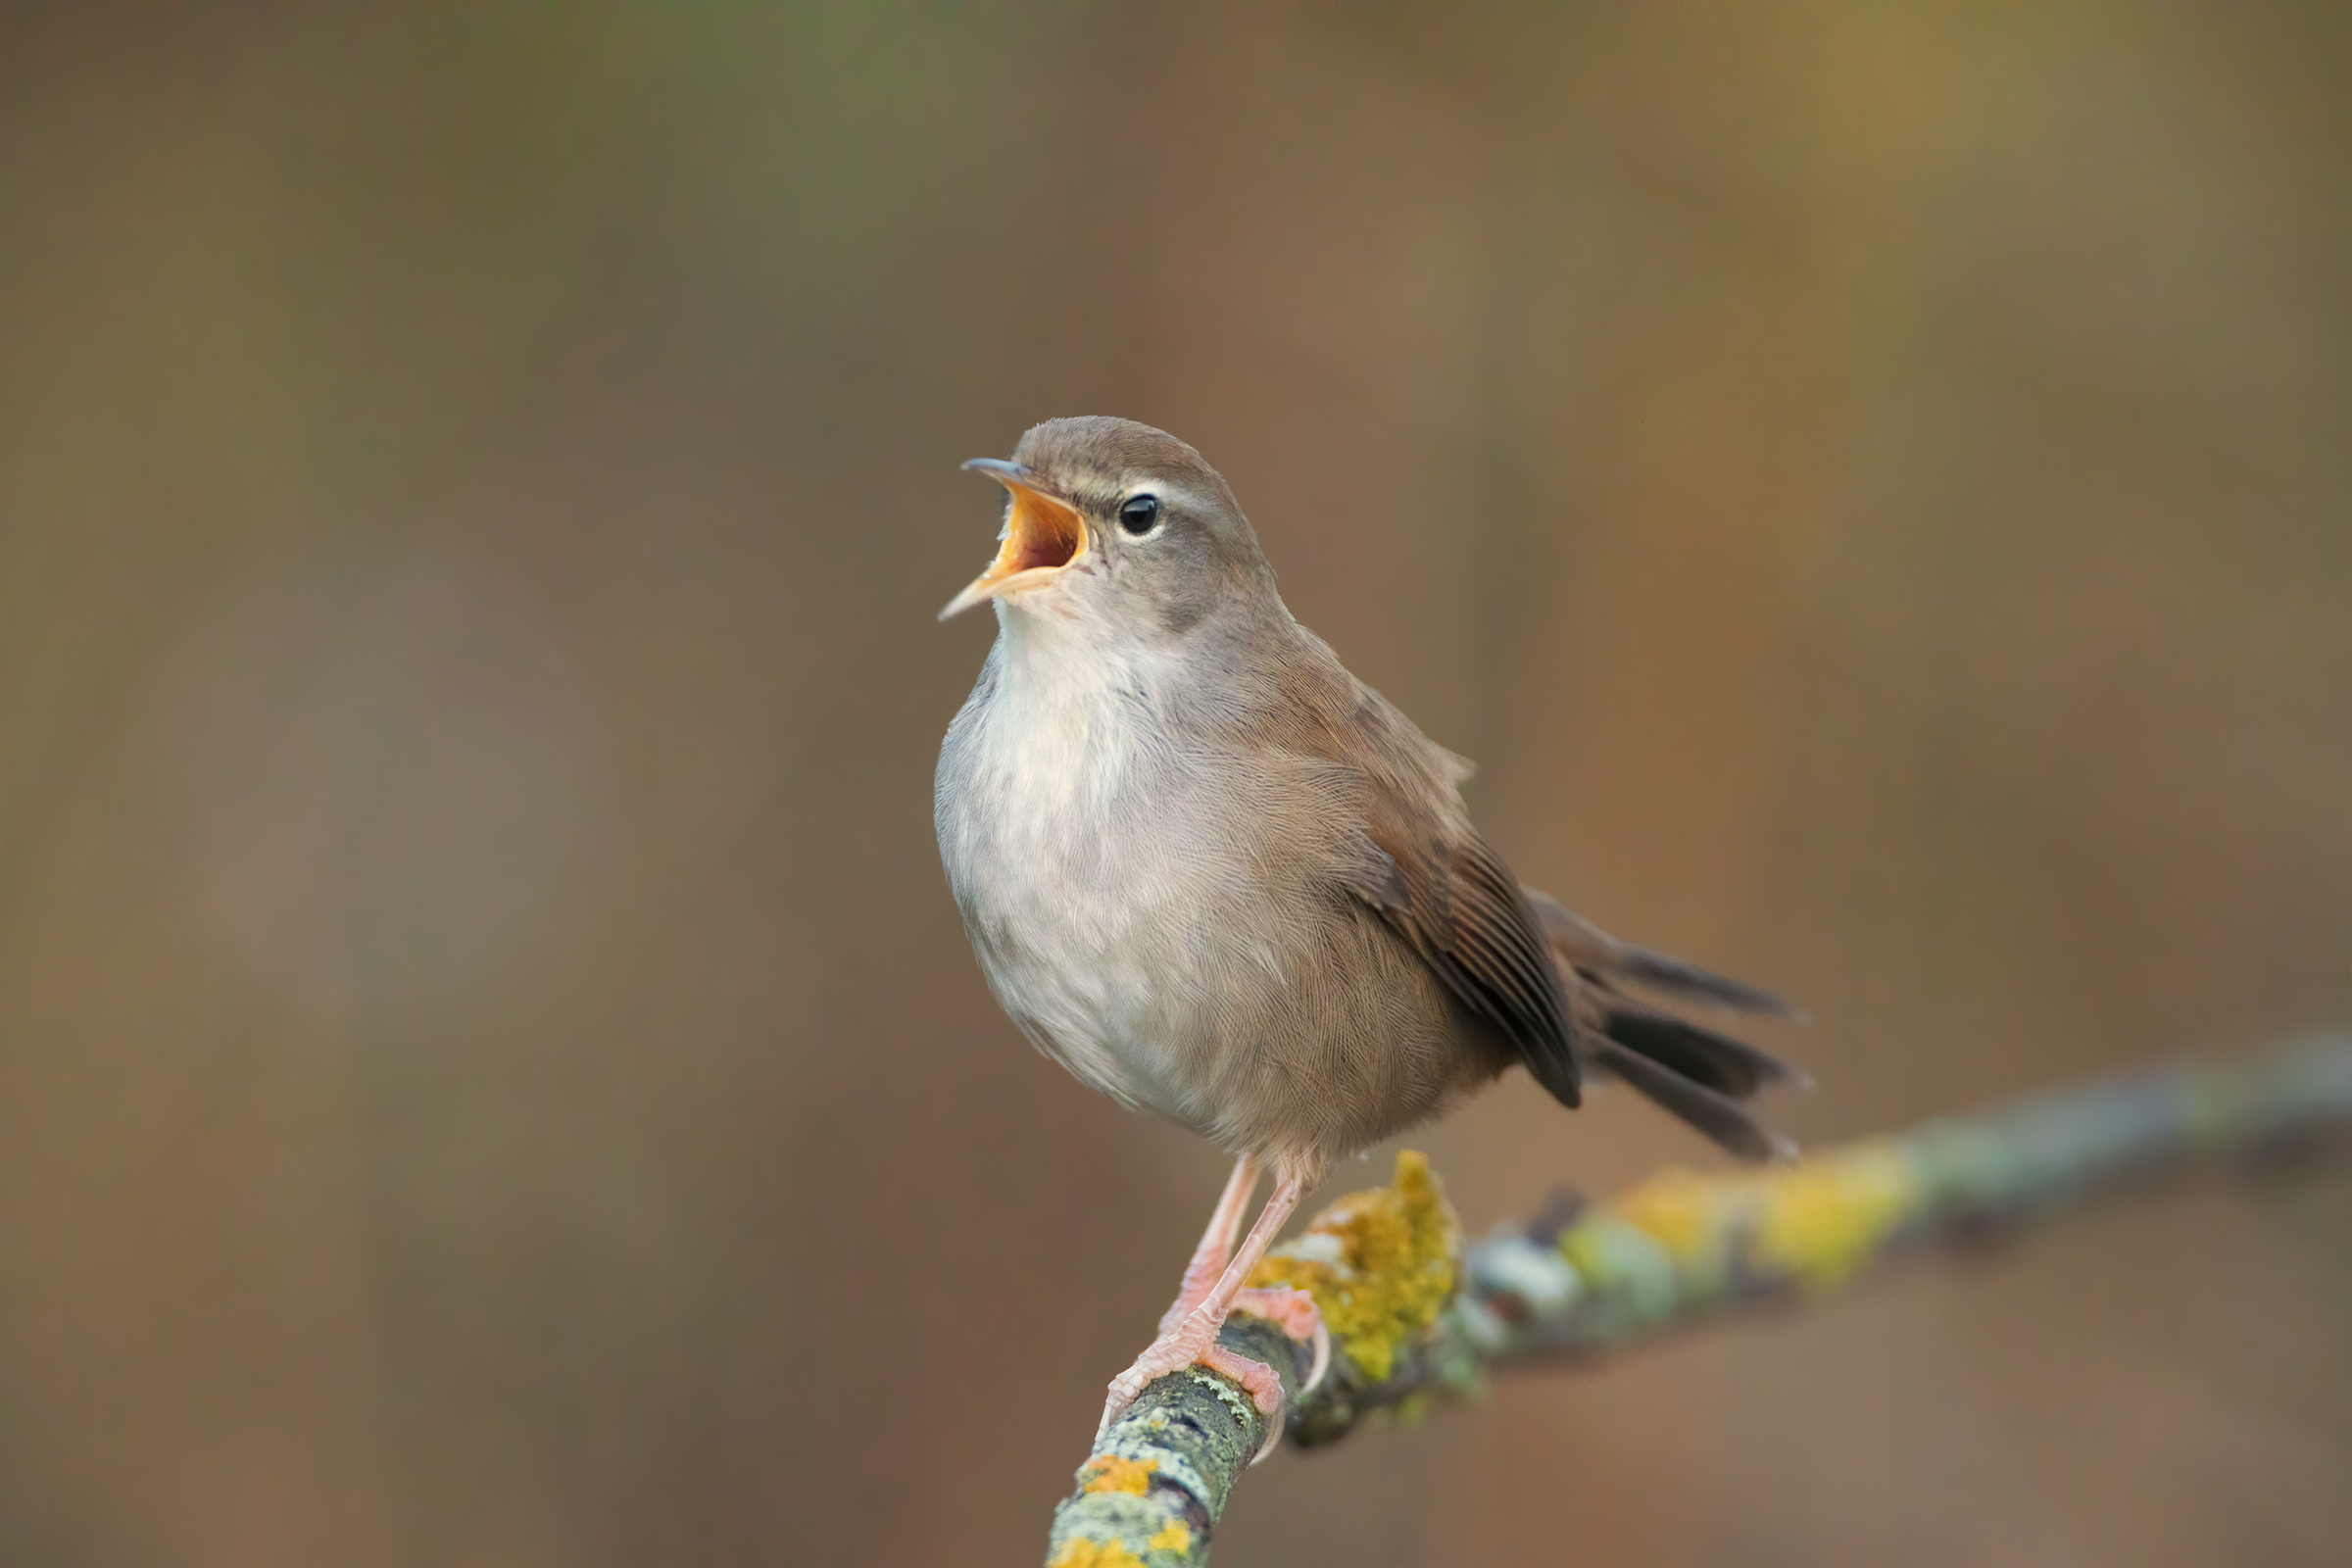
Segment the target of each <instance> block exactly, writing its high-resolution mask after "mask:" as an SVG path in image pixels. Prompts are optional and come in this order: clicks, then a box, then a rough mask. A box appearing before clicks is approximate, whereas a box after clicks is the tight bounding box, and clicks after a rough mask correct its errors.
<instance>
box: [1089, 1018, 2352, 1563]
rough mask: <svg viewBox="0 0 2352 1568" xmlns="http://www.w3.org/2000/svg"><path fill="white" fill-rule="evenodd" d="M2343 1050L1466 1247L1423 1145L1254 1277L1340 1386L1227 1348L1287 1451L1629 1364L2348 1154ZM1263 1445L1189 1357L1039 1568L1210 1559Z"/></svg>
mask: <svg viewBox="0 0 2352 1568" xmlns="http://www.w3.org/2000/svg"><path fill="white" fill-rule="evenodd" d="M2347 1135H2352V1037H2346V1036H2332V1037H2327V1038H2324V1039H2319V1040H2307V1041H2304V1042H2301V1043H2300V1044H2298V1045H2296V1046H2294V1047H2292V1048H2289V1049H2287V1050H2284V1051H2282V1052H2279V1053H2278V1054H2275V1055H2272V1056H2269V1057H2266V1058H2262V1059H2259V1060H2256V1061H2254V1062H2251V1063H2248V1064H2246V1065H2243V1066H2237V1067H2179V1068H2172V1069H2167V1070H2163V1071H2155V1072H2147V1073H2142V1074H2139V1075H2136V1076H2132V1077H2129V1078H2124V1079H2120V1080H2115V1081H2111V1082H2106V1083H2098V1084H2092V1085H2089V1086H2087V1087H2084V1088H2080V1089H2074V1090H2067V1091H2062V1092H2059V1093H2055V1094H2048V1095H2041V1096H2036V1097H2034V1098H2032V1099H2028V1100H2024V1101H2019V1102H2016V1103H2012V1104H2009V1105H2006V1106H2003V1107H2000V1108H1997V1109H1994V1110H1991V1111H1986V1112H1984V1113H1982V1114H1979V1115H1974V1116H1959V1117H1951V1118H1947V1119H1941V1120H1936V1121H1931V1122H1927V1123H1924V1124H1922V1125H1920V1126H1918V1127H1915V1128H1913V1129H1911V1130H1910V1131H1908V1132H1903V1133H1897V1134H1894V1135H1891V1136H1888V1137H1884V1138H1873V1139H1868V1140H1865V1141H1863V1142H1860V1143H1855V1144H1848V1145H1845V1146H1844V1147H1842V1148H1838V1149H1833V1150H1829V1151H1827V1152H1822V1153H1820V1154H1815V1155H1810V1156H1808V1157H1807V1158H1805V1159H1804V1160H1803V1161H1801V1162H1799V1163H1797V1164H1794V1165H1790V1166H1787V1167H1783V1168H1780V1169H1776V1170H1770V1171H1765V1172H1761V1173H1757V1172H1735V1173H1731V1174H1725V1175H1717V1176H1700V1175H1694V1174H1691V1173H1690V1172H1687V1171H1672V1170H1670V1171H1667V1172H1665V1173H1663V1174H1661V1175H1658V1176H1655V1177H1652V1178H1650V1179H1649V1180H1647V1181H1644V1182H1642V1184H1641V1185H1639V1186H1637V1187H1635V1188H1634V1189H1632V1190H1631V1191H1630V1192H1627V1193H1625V1194H1623V1195H1622V1196H1620V1197H1618V1198H1617V1199H1615V1200H1613V1201H1609V1202H1606V1203H1602V1204H1598V1205H1592V1206H1588V1205H1584V1204H1581V1203H1576V1202H1571V1201H1555V1203H1554V1204H1553V1206H1552V1208H1551V1210H1550V1211H1549V1212H1548V1213H1547V1214H1546V1215H1544V1217H1541V1218H1539V1219H1537V1220H1535V1221H1533V1222H1529V1223H1525V1224H1520V1225H1516V1226H1508V1227H1505V1228H1503V1229H1501V1230H1498V1231H1496V1232H1495V1234H1493V1235H1492V1236H1490V1237H1488V1238H1487V1239H1486V1240H1484V1241H1482V1242H1479V1243H1478V1244H1476V1245H1475V1246H1473V1247H1471V1248H1470V1249H1469V1250H1468V1252H1467V1254H1466V1255H1465V1254H1464V1253H1463V1252H1462V1251H1461V1248H1460V1240H1459V1238H1460V1232H1459V1228H1458V1226H1457V1225H1456V1224H1455V1221H1454V1217H1453V1213H1452V1210H1451V1209H1450V1208H1449V1207H1448V1206H1447V1205H1446V1201H1445V1198H1444V1196H1443V1195H1442V1193H1441V1192H1440V1190H1439V1188H1438V1184H1437V1181H1436V1179H1435V1178H1434V1177H1433V1176H1431V1175H1430V1173H1429V1167H1428V1164H1427V1162H1426V1161H1425V1160H1424V1159H1423V1158H1422V1156H1420V1155H1419V1154H1415V1153H1411V1152H1406V1153H1400V1154H1398V1155H1397V1183H1396V1185H1395V1186H1393V1187H1386V1188H1375V1189H1373V1190H1372V1191H1370V1192H1363V1193H1354V1194H1350V1195H1349V1196H1348V1197H1346V1198H1343V1199H1341V1200H1340V1201H1338V1202H1337V1203H1335V1204H1333V1205H1332V1206H1331V1207H1330V1208H1327V1209H1325V1210H1324V1211H1323V1212H1322V1213H1321V1214H1319V1215H1317V1216H1316V1218H1315V1219H1314V1221H1313V1222H1312V1223H1311V1224H1310V1225H1309V1226H1308V1227H1307V1232H1306V1234H1305V1235H1304V1236H1301V1237H1299V1238H1297V1239H1295V1240H1293V1241H1291V1242H1289V1243H1286V1244H1284V1245H1283V1246H1282V1247H1281V1248H1279V1249H1277V1250H1276V1251H1275V1253H1274V1254H1272V1255H1269V1256H1268V1257H1267V1259H1266V1260H1265V1262H1264V1263H1263V1264H1261V1265H1260V1267H1259V1271H1258V1273H1257V1274H1255V1275H1253V1276H1252V1283H1257V1284H1290V1285H1296V1286H1299V1287H1300V1288H1302V1289H1305V1290H1308V1291H1311V1292H1312V1293H1313V1294H1314V1297H1315V1300H1316V1303H1317V1304H1318V1305H1319V1306H1320V1307H1321V1308H1322V1311H1323V1314H1324V1320H1325V1322H1326V1323H1327V1324H1328V1325H1329V1326H1330V1328H1331V1330H1332V1338H1333V1342H1334V1343H1333V1352H1332V1365H1331V1369H1330V1371H1329V1373H1328V1374H1327V1375H1326V1376H1325V1378H1324V1380H1323V1382H1322V1384H1321V1385H1319V1386H1318V1387H1317V1388H1316V1389H1315V1390H1314V1391H1313V1392H1312V1393H1311V1394H1309V1395H1307V1396H1305V1397H1304V1398H1303V1399H1301V1398H1299V1397H1298V1387H1299V1381H1300V1380H1301V1379H1302V1378H1303V1377H1304V1375H1305V1373H1306V1370H1307V1367H1306V1365H1305V1356H1304V1354H1303V1352H1302V1350H1301V1348H1299V1347H1297V1346H1295V1345H1293V1344H1292V1342H1291V1341H1290V1340H1288V1339H1287V1338H1285V1337H1284V1336H1283V1334H1282V1332H1281V1331H1280V1330H1279V1329H1277V1328H1275V1327H1273V1326H1272V1325H1271V1324H1268V1323H1266V1322H1264V1321H1262V1320H1260V1319H1257V1318H1252V1317H1246V1316H1243V1315H1240V1314H1236V1315H1235V1317H1234V1318H1233V1320H1232V1321H1231V1322H1229V1323H1228V1324H1227V1325H1226V1329H1225V1334H1224V1343H1225V1344H1227V1345H1228V1346H1230V1347H1232V1348H1234V1349H1237V1350H1239V1351H1241V1352H1242V1353H1243V1354H1245V1355H1250V1356H1253V1357H1255V1358H1257V1359H1258V1360H1261V1361H1264V1362H1267V1363H1268V1364H1270V1365H1272V1366H1273V1367H1275V1368H1276V1369H1277V1370H1279V1371H1280V1372H1281V1373H1282V1374H1283V1378H1284V1382H1285V1384H1286V1385H1287V1386H1288V1387H1289V1389H1290V1390H1291V1392H1292V1395H1293V1405H1292V1409H1293V1413H1292V1417H1291V1426H1290V1433H1289V1435H1290V1438H1291V1441H1293V1442H1295V1443H1298V1444H1299V1445H1301V1446H1316V1445H1320V1444H1325V1443H1330V1442H1333V1441H1335V1440H1337V1439H1339V1438H1341V1437H1344V1436H1346V1435H1347V1434H1348V1432H1349V1431H1351V1430H1352V1429H1353V1428H1354V1427H1355V1426H1356V1425H1357V1424H1358V1423H1359V1422H1361V1421H1362V1420H1364V1419H1365V1417H1367V1416H1369V1415H1372V1414H1374V1413H1375V1412H1378V1411H1382V1410H1386V1409H1390V1408H1394V1407H1397V1406H1405V1407H1408V1409H1409V1408H1411V1407H1417V1406H1419V1405H1421V1404H1423V1403H1425V1402H1427V1401H1428V1400H1429V1399H1430V1398H1431V1397H1442V1396H1459V1395H1463V1394H1467V1393H1469V1392H1471V1391H1472V1390H1473V1389H1475V1388H1476V1387H1477V1385H1478V1383H1479V1381H1480V1379H1481V1378H1482V1377H1483V1376H1484V1374H1485V1372H1486V1371H1487V1370H1488V1369H1490V1368H1494V1367H1503V1366H1511V1365H1515V1364H1523V1363H1528V1362H1546V1363H1555V1364H1556V1363H1558V1362H1561V1361H1564V1360H1579V1359H1584V1358H1587V1357H1591V1356H1595V1355H1598V1354H1601V1353H1604V1352H1609V1351H1614V1350H1617V1349H1619V1348H1623V1347H1626V1346H1629V1345H1633V1344H1636V1343H1639V1342H1642V1341H1644V1340H1648V1339H1651V1338H1654V1337H1656V1336H1658V1335H1660V1334H1662V1333H1666V1332H1669V1331H1672V1330H1679V1329H1683V1328H1687V1327H1689V1326H1691V1325H1692V1324H1694V1323H1697V1322H1700V1321H1704V1320H1707V1319H1711V1318H1714V1317H1717V1316H1721V1315H1725V1314H1728V1313H1732V1312H1735V1311H1740V1310H1746V1309H1752V1308H1755V1307H1758V1306H1763V1305H1767V1304H1769V1303H1776V1302H1782V1301H1788V1300H1792V1299H1810V1298H1812V1297H1815V1296H1819V1295H1822V1294H1824V1293H1826V1292H1829V1291H1831V1290H1834V1289H1837V1288H1839V1287H1842V1286H1844V1285H1845V1284H1846V1283H1848V1282H1849V1281H1851V1280H1852V1279H1854V1278H1855V1277H1856V1276H1857V1275H1859V1274H1861V1273H1863V1272H1865V1271H1866V1270H1868V1269H1870V1268H1872V1267H1874V1266H1875V1265H1877V1264H1880V1263H1882V1262H1885V1261H1887V1260H1889V1259H1891V1258H1894V1257H1897V1256H1901V1255H1904V1254H1907V1253H1910V1252H1914V1251H1922V1250H1930V1249H1941V1250H1951V1249H1953V1248H1955V1247H1957V1246H1959V1245H1961V1244H1965V1243H1969V1242H1973V1241H1978V1240H1982V1239H1983V1238H1985V1237H1986V1236H1988V1235H1992V1234H1997V1233H2002V1232H2007V1231H2010V1230H2014V1229H2016V1228H2018V1227H2019V1226H2021V1225H2024V1224H2027V1223H2030V1222H2032V1221H2035V1220H2038V1219H2040V1218H2041V1217H2042V1216H2043V1215H2045V1214H2048V1213H2051V1212H2054V1211H2057V1210H2059V1209H2063V1208H2068V1207H2072V1206H2074V1205H2076V1204H2079V1203H2081V1202H2082V1201H2084V1200H2085V1199H2088V1198H2091V1197H2093V1196H2096V1195H2100V1194H2103V1193H2108V1192H2111V1191H2114V1190H2116V1189H2117V1188H2119V1187H2125V1186H2134V1187H2136V1186H2139V1185H2143V1184H2145V1183H2146V1182H2147V1181H2148V1179H2149V1178H2151V1177H2154V1176H2157V1175H2160V1174H2163V1173H2167V1172H2171V1171H2175V1170H2183V1169H2190V1168H2198V1167H2235V1168H2240V1169H2242V1168H2246V1167H2249V1166H2256V1165H2263V1164H2270V1163H2276V1162H2278V1161H2281V1160H2283V1159H2284V1158H2285V1157H2287V1156H2289V1155H2291V1154H2296V1153H2302V1152H2312V1151H2317V1150H2318V1149H2320V1148H2321V1147H2322V1146H2326V1145H2330V1144H2346V1143H2352V1137H2348V1136H2347ZM1264 1436H1265V1425H1264V1421H1263V1419H1262V1418H1261V1417H1260V1416H1259V1415H1258V1413H1257V1410H1256V1407H1255V1406H1254V1405H1253V1404H1252V1403H1251V1402H1250V1399H1249V1398H1248V1397H1246V1396H1244V1395H1243V1394H1242V1393H1241V1391H1240V1390H1239V1389H1237V1388H1236V1387H1235V1386H1234V1385H1233V1384H1231V1383H1229V1382H1227V1381H1226V1380H1225V1379H1223V1378H1221V1377H1217V1376H1215V1375H1214V1374H1212V1373H1208V1372H1204V1371H1201V1370H1200V1369H1198V1368H1194V1369H1190V1370H1187V1371H1184V1372H1177V1373H1172V1374H1170V1375H1169V1376H1167V1377H1164V1378H1161V1379H1160V1380H1159V1381H1158V1382H1156V1383H1154V1384H1152V1386H1151V1387H1150V1388H1149V1389H1147V1390H1145V1391H1144V1395H1143V1397H1142V1398H1140V1399H1138V1400H1137V1401H1136V1402H1135V1404H1134V1406H1133V1407H1131V1408H1130V1409H1129V1410H1128V1411H1127V1413H1126V1414H1125V1415H1124V1416H1122V1417H1121V1418H1120V1419H1119V1420H1118V1421H1117V1422H1116V1423H1115V1424H1113V1426H1112V1427H1111V1429H1110V1431H1109V1432H1108V1433H1107V1434H1105V1436H1104V1437H1103V1441H1102V1442H1100V1443H1098V1444H1097V1445H1096V1446H1095V1451H1094V1453H1093V1454H1092V1455H1091V1456H1090V1457H1089V1458H1088V1459H1087V1461H1086V1463H1085V1464H1084V1465H1083V1466H1081V1467H1080V1469H1079V1471H1078V1477H1077V1480H1078V1490H1077V1492H1076V1493H1075V1494H1073V1495H1071V1496H1070V1498H1069V1499H1068V1500H1067V1501H1065V1502H1063V1503H1062V1504H1061V1506H1060V1507H1059V1508H1058V1509H1057V1510H1055V1513H1054V1533H1053V1537H1052V1540H1051V1543H1050V1544H1049V1546H1048V1562H1049V1565H1050V1568H1177V1565H1181V1564H1198V1563H1203V1562H1205V1561H1207V1559H1208V1545H1209V1537H1210V1535H1211V1533H1212V1532H1213V1530H1214V1529H1215V1526H1216V1522H1217V1519H1218V1517H1219V1516H1220V1515H1221V1514H1222V1513H1223V1511H1224V1508H1225V1498H1226V1496H1227V1495H1228V1494H1230V1493H1231V1492H1232V1490H1233V1484H1234V1482H1235V1481H1236V1480H1237V1479H1239V1477H1240V1475H1241V1472H1242V1470H1243V1469H1244V1468H1245V1467H1246V1466H1247V1465H1248V1463H1249V1461H1250V1455H1251V1454H1253V1453H1255V1452H1256V1451H1257V1447H1258V1445H1259V1443H1260V1442H1261V1441H1263V1439H1264Z"/></svg>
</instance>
